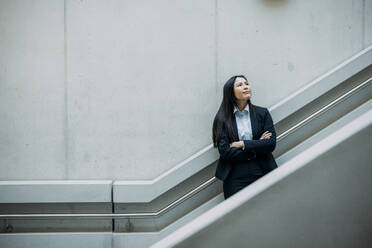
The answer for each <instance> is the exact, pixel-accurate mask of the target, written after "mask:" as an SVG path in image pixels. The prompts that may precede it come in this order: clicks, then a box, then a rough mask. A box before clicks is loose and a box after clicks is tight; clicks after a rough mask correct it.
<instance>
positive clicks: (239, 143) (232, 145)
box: [230, 141, 244, 148]
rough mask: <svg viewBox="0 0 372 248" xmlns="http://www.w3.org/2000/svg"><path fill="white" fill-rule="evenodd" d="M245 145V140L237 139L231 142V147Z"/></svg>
mask: <svg viewBox="0 0 372 248" xmlns="http://www.w3.org/2000/svg"><path fill="white" fill-rule="evenodd" d="M243 145H244V143H243V141H235V142H233V143H231V144H230V147H236V148H242V147H243Z"/></svg>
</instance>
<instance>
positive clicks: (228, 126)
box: [212, 75, 254, 147]
mask: <svg viewBox="0 0 372 248" xmlns="http://www.w3.org/2000/svg"><path fill="white" fill-rule="evenodd" d="M238 77H239V78H244V79H245V80H246V81H248V80H247V78H246V77H245V76H243V75H237V76H233V77H231V78H230V79H229V80H227V82H226V83H225V85H224V86H223V99H222V103H221V106H220V108H219V109H218V112H217V114H216V116H215V117H214V121H213V130H212V132H213V146H214V147H217V145H218V143H219V141H220V139H221V134H222V132H223V131H225V132H226V134H227V138H228V139H229V143H231V142H233V141H234V139H235V138H234V137H235V135H236V134H235V132H234V128H233V126H232V120H233V111H234V106H237V99H236V97H235V94H234V83H235V80H236V78H238ZM248 104H249V111H252V113H254V108H253V104H252V103H251V100H250V99H249V100H248Z"/></svg>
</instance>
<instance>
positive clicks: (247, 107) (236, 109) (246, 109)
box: [233, 104, 249, 114]
mask: <svg viewBox="0 0 372 248" xmlns="http://www.w3.org/2000/svg"><path fill="white" fill-rule="evenodd" d="M245 111H247V112H248V113H249V104H247V105H246V106H245V108H244V109H243V110H242V111H240V110H239V109H238V108H237V107H236V106H234V111H233V113H234V114H236V112H240V113H243V112H245Z"/></svg>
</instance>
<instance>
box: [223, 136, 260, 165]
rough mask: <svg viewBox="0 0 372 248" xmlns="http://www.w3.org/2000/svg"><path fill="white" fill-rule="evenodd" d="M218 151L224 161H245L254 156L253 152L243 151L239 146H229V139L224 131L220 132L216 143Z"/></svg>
mask: <svg viewBox="0 0 372 248" xmlns="http://www.w3.org/2000/svg"><path fill="white" fill-rule="evenodd" d="M218 152H219V153H220V155H221V158H222V159H223V160H226V161H247V160H250V159H251V158H254V157H256V154H255V153H254V152H249V151H243V150H242V149H241V148H236V147H230V143H229V139H228V138H227V135H226V134H225V132H222V134H221V139H220V141H219V143H218Z"/></svg>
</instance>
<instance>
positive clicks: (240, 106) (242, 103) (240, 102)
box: [236, 101, 248, 111]
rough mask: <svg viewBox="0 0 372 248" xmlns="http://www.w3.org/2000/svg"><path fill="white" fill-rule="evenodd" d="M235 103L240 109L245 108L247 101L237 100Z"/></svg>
mask: <svg viewBox="0 0 372 248" xmlns="http://www.w3.org/2000/svg"><path fill="white" fill-rule="evenodd" d="M236 104H237V105H238V109H239V111H242V110H243V109H244V108H245V106H247V104H248V102H247V101H238V102H237V103H236Z"/></svg>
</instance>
